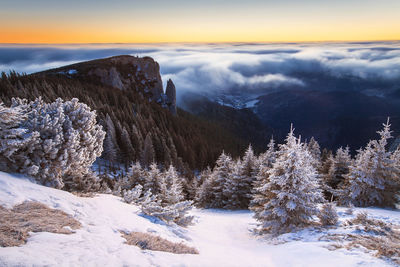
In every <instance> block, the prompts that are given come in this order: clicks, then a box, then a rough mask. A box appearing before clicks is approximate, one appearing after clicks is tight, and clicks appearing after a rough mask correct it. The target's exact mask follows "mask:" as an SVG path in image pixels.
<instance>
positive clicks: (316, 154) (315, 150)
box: [307, 137, 321, 170]
mask: <svg viewBox="0 0 400 267" xmlns="http://www.w3.org/2000/svg"><path fill="white" fill-rule="evenodd" d="M307 149H308V151H309V152H310V154H311V156H312V157H313V158H314V167H315V168H316V169H317V170H318V168H319V167H320V165H321V148H320V146H319V144H318V142H317V141H316V140H315V138H314V137H311V139H310V142H308V143H307Z"/></svg>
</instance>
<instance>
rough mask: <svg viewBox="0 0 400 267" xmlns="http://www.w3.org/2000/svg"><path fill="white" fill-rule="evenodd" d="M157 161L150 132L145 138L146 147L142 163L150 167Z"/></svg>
mask: <svg viewBox="0 0 400 267" xmlns="http://www.w3.org/2000/svg"><path fill="white" fill-rule="evenodd" d="M154 161H155V153H154V147H153V141H152V140H151V134H150V133H148V134H147V135H146V138H145V140H144V147H143V151H142V155H141V163H142V165H143V167H148V166H150V164H152V163H153V162H154Z"/></svg>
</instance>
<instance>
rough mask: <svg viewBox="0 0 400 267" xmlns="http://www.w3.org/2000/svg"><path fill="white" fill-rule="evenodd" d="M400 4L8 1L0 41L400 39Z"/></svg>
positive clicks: (383, 0) (373, 0) (366, 0)
mask: <svg viewBox="0 0 400 267" xmlns="http://www.w3.org/2000/svg"><path fill="white" fill-rule="evenodd" d="M399 14H400V1H399V0H335V1H328V0H279V1H276V0H246V1H243V0H230V1H225V0H202V1H198V0H196V1H192V0H168V1H165V0H146V1H137V0H115V1H110V0H68V1H66V0H57V1H55V0H35V1H32V0H2V1H1V8H0V43H163V42H201V43H209V42H318V41H368V40H400V16H399Z"/></svg>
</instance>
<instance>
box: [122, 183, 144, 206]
mask: <svg viewBox="0 0 400 267" xmlns="http://www.w3.org/2000/svg"><path fill="white" fill-rule="evenodd" d="M142 192H143V186H141V185H140V184H139V185H137V186H135V187H134V188H132V189H130V190H126V189H124V190H123V191H122V198H123V199H124V201H125V202H126V203H128V204H132V203H135V204H138V203H139V200H140V197H141V195H142Z"/></svg>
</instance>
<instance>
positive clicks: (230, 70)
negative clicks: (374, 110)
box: [0, 42, 400, 94]
mask: <svg viewBox="0 0 400 267" xmlns="http://www.w3.org/2000/svg"><path fill="white" fill-rule="evenodd" d="M121 54H130V55H139V56H151V57H153V58H154V59H155V60H157V61H158V62H159V63H160V66H161V73H162V77H163V79H164V80H166V79H168V78H171V79H173V81H174V83H175V84H176V86H177V89H178V94H182V93H184V92H194V93H200V94H201V93H204V94H218V93H219V92H225V91H236V92H240V91H241V92H246V93H255V94H262V93H266V92H268V90H271V89H274V90H276V89H279V88H304V89H307V88H310V87H313V86H314V87H315V86H316V85H315V80H316V79H328V80H329V82H330V83H339V81H343V80H345V79H352V81H353V83H354V80H357V81H358V83H362V86H363V87H366V88H367V89H368V87H371V88H374V89H380V88H376V87H390V86H395V85H396V84H398V83H399V81H400V42H378V43H373V42H371V43H316V44H202V45H200V44H177V45H172V44H171V45H118V44H115V45H112V44H110V45H67V46H40V45H32V46H26V45H2V46H0V71H6V72H8V71H9V70H15V71H17V72H26V73H32V72H36V71H41V70H44V69H48V68H55V67H59V66H62V65H66V64H72V63H76V62H79V61H85V60H91V59H96V58H103V57H109V56H114V55H121ZM346 81H347V80H346ZM323 82H324V81H323V80H322V81H319V84H323ZM377 83H378V85H377ZM311 89H315V88H311ZM321 89H322V88H321ZM343 89H346V88H343ZM382 89H385V88H382Z"/></svg>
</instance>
